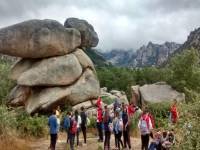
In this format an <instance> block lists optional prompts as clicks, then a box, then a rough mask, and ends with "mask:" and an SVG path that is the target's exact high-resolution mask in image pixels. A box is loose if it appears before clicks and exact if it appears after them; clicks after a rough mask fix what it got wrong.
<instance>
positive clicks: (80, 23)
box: [64, 18, 99, 47]
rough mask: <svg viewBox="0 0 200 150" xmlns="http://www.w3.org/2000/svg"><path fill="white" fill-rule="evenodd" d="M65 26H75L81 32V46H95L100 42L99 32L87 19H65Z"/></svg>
mask: <svg viewBox="0 0 200 150" xmlns="http://www.w3.org/2000/svg"><path fill="white" fill-rule="evenodd" d="M64 26H65V27H66V28H75V29H77V30H79V31H80V33H81V46H82V47H95V46H97V44H98V42H99V38H98V36H97V33H96V32H95V31H94V28H93V26H92V25H91V24H89V23H88V22H87V21H86V20H81V19H78V18H68V19H67V20H66V21H65V24H64Z"/></svg>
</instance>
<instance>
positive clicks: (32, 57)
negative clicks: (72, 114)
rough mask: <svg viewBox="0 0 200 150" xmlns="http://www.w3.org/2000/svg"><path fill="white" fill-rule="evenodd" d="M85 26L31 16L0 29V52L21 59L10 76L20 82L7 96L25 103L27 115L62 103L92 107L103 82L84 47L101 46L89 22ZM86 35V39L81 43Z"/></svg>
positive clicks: (13, 103) (11, 101) (11, 102)
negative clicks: (64, 24) (69, 24)
mask: <svg viewBox="0 0 200 150" xmlns="http://www.w3.org/2000/svg"><path fill="white" fill-rule="evenodd" d="M75 24H76V23H75ZM81 24H82V25H81V26H82V28H84V31H83V30H79V28H78V30H77V29H75V28H73V27H72V26H70V27H69V28H66V27H64V26H63V25H61V24H60V23H58V22H57V21H54V20H29V21H25V22H22V23H19V24H16V25H13V26H9V27H6V28H3V29H0V53H3V54H8V55H11V56H16V57H22V58H21V59H20V60H19V61H17V62H16V63H15V65H14V66H13V67H12V69H11V72H10V74H9V77H10V78H11V79H12V80H14V81H16V83H17V85H16V87H15V88H14V89H13V90H12V91H11V93H10V95H9V96H8V104H9V105H11V106H23V107H25V110H26V111H27V112H28V113H36V112H40V111H51V110H52V109H53V108H56V107H57V106H58V105H59V106H61V107H65V106H66V105H70V106H72V107H73V106H74V108H80V106H81V105H86V104H87V105H86V107H87V108H89V107H92V106H93V103H92V100H94V99H96V98H97V97H98V96H99V95H100V85H99V81H98V79H97V75H96V71H95V68H94V65H93V63H92V61H91V59H90V58H89V57H88V56H87V55H86V54H85V52H84V51H83V50H82V49H85V48H84V47H91V46H92V45H93V46H94V45H97V43H98V42H96V44H95V41H96V40H97V39H98V36H97V34H96V32H95V31H94V29H93V27H92V26H91V25H89V24H88V23H87V22H86V21H83V20H82V21H81ZM84 25H85V27H83V26H84ZM82 28H81V29H82ZM80 31H81V32H82V34H80ZM86 32H89V33H86ZM83 33H84V34H83ZM92 34H93V35H92ZM82 35H83V37H84V36H85V37H86V39H84V40H82V41H81V38H82ZM95 36H96V38H97V39H95V40H94V39H93V38H95ZM81 42H82V44H81ZM85 42H86V43H85Z"/></svg>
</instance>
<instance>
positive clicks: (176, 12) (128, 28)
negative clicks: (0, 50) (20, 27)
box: [0, 0, 200, 50]
mask: <svg viewBox="0 0 200 150" xmlns="http://www.w3.org/2000/svg"><path fill="white" fill-rule="evenodd" d="M199 14H200V0H193V1H190V0H177V1H176V2H175V1H173V0H168V1H166V0H151V1H150V0H101V1H99V0H92V1H91V0H74V1H72V0H56V1H55V0H42V1H41V0H18V1H17V0H16V1H14V0H1V1H0V18H1V22H0V27H3V26H7V25H11V24H14V23H18V22H21V21H24V20H28V19H35V18H37V19H46V18H48V19H54V20H58V21H59V22H61V23H62V24H63V23H64V21H65V19H66V18H68V17H78V18H82V19H86V20H87V21H88V22H89V23H91V24H92V25H93V26H94V29H95V30H96V31H97V33H98V35H99V39H100V41H99V45H98V48H101V49H103V50H109V49H112V48H124V49H130V48H133V49H137V48H138V47H140V46H141V45H144V44H146V43H148V42H149V41H152V42H155V43H163V42H165V41H175V42H178V43H183V42H184V41H185V40H186V38H187V35H188V34H189V32H190V31H192V30H194V28H197V27H200V15H199Z"/></svg>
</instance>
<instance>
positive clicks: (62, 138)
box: [29, 133, 141, 150]
mask: <svg viewBox="0 0 200 150" xmlns="http://www.w3.org/2000/svg"><path fill="white" fill-rule="evenodd" d="M75 142H76V140H75ZM82 143H83V138H82V135H81V134H80V146H79V147H75V149H76V150H101V149H102V150H103V143H98V142H97V137H95V136H94V135H90V134H89V135H88V138H87V145H82ZM29 145H30V147H31V149H32V150H47V149H48V147H49V137H48V138H42V139H37V140H32V141H30V144H29ZM114 145H115V144H114V135H113V134H112V136H111V148H112V149H114V148H115V146H114ZM131 145H132V149H134V150H140V149H141V148H140V147H141V146H140V139H139V138H131ZM68 149H69V146H68V145H66V135H65V134H63V133H62V134H60V135H59V139H58V142H57V145H56V150H68Z"/></svg>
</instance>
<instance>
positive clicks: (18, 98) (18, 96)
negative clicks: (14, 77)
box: [7, 85, 31, 106]
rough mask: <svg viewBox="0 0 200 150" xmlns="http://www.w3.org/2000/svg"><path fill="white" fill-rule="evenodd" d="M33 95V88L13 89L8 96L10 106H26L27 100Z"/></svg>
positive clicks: (18, 87)
mask: <svg viewBox="0 0 200 150" xmlns="http://www.w3.org/2000/svg"><path fill="white" fill-rule="evenodd" d="M30 94H31V88H30V87H27V86H20V85H17V86H16V87H14V88H13V89H12V91H11V92H10V94H9V96H8V102H7V104H8V105H11V106H22V105H25V103H26V100H27V98H28V97H29V96H30Z"/></svg>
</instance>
